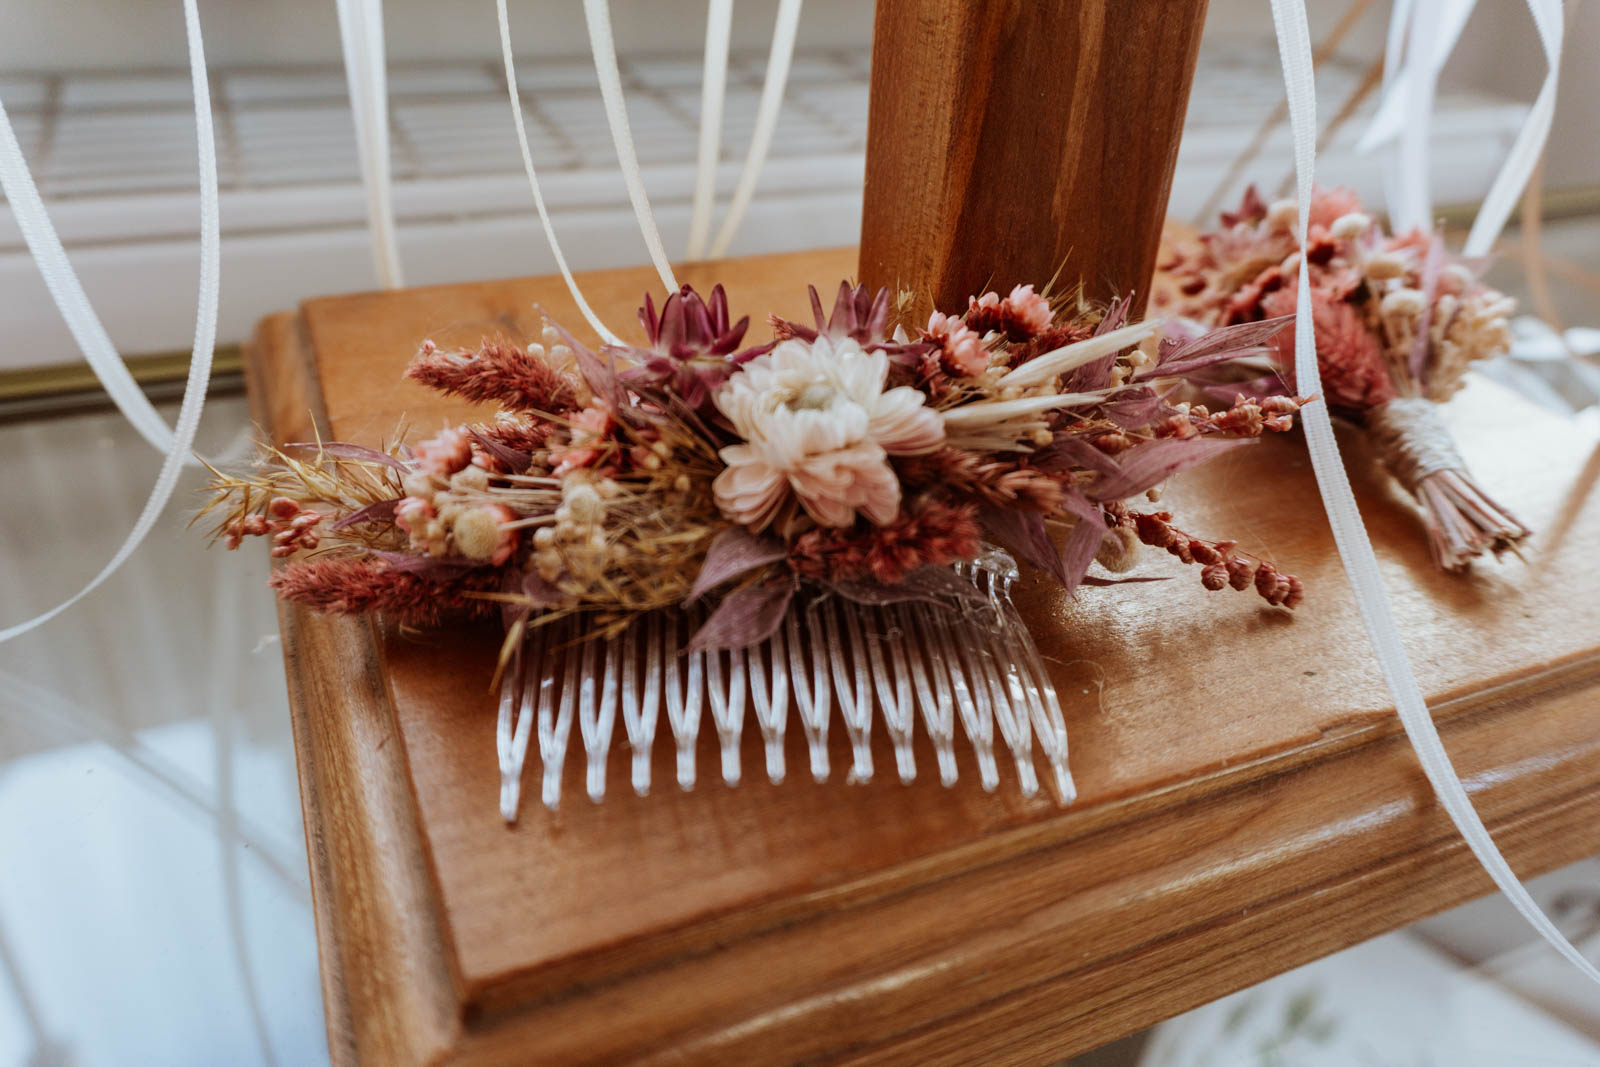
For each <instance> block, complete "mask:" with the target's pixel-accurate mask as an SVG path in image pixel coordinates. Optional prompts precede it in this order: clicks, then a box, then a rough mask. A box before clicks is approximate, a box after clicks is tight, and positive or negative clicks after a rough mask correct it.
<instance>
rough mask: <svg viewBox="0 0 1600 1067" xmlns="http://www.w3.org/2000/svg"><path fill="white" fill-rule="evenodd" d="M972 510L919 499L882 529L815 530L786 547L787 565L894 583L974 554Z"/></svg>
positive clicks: (812, 574)
mask: <svg viewBox="0 0 1600 1067" xmlns="http://www.w3.org/2000/svg"><path fill="white" fill-rule="evenodd" d="M979 547H980V544H979V534H978V520H977V508H976V507H974V506H973V505H971V504H946V503H944V502H943V501H940V500H937V499H934V498H931V497H924V498H922V499H921V500H919V501H917V502H915V503H914V504H912V505H911V506H909V507H907V508H905V509H904V510H902V511H901V513H900V517H899V518H897V519H895V520H894V521H893V522H890V523H888V524H887V525H884V526H876V525H873V524H871V523H857V524H856V525H855V526H851V527H844V528H840V527H818V528H817V529H814V530H810V531H808V532H806V533H803V534H801V535H800V536H799V537H798V538H796V539H795V541H794V544H793V545H792V546H791V547H790V549H789V565H790V566H791V567H792V568H793V569H794V571H795V572H796V573H797V574H802V575H805V576H806V577H809V578H824V579H831V580H839V579H862V578H867V579H871V580H873V581H876V582H880V583H882V584H884V585H894V584H895V583H897V582H899V581H901V580H902V579H903V578H905V576H906V575H908V574H910V573H911V572H912V571H915V570H917V569H919V568H921V567H927V566H944V565H946V564H949V563H954V562H956V561H957V560H970V559H973V558H975V557H976V556H977V554H978V550H979Z"/></svg>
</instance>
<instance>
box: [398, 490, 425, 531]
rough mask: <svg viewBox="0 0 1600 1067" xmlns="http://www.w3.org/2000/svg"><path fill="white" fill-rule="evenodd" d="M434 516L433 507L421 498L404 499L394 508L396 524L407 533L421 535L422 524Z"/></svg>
mask: <svg viewBox="0 0 1600 1067" xmlns="http://www.w3.org/2000/svg"><path fill="white" fill-rule="evenodd" d="M433 516H434V511H433V505H432V504H430V503H428V502H427V501H426V500H423V499H422V498H421V497H415V496H408V497H402V498H401V500H400V503H398V504H396V505H395V506H394V524H395V525H396V526H398V527H400V529H402V530H404V531H405V532H406V533H413V532H416V533H420V532H421V529H422V524H423V523H425V522H427V521H428V520H429V519H431V518H433Z"/></svg>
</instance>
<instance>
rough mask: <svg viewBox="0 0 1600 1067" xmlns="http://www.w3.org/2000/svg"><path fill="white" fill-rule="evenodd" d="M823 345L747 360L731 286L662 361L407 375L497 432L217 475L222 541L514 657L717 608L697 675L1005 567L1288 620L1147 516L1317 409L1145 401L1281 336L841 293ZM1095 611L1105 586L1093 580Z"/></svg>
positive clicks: (821, 334)
mask: <svg viewBox="0 0 1600 1067" xmlns="http://www.w3.org/2000/svg"><path fill="white" fill-rule="evenodd" d="M811 297H812V305H813V311H814V314H815V324H814V325H812V326H806V325H802V324H799V323H794V322H789V321H785V320H782V319H777V318H774V319H773V320H772V322H771V324H772V327H773V330H774V335H775V336H774V339H773V340H772V341H770V342H768V343H766V344H762V345H757V346H754V347H743V344H744V338H745V334H746V332H747V329H748V325H749V320H748V318H744V319H740V320H739V321H738V322H733V321H732V320H731V317H730V315H729V312H728V304H727V299H726V296H725V294H724V292H723V290H722V288H721V286H718V287H717V288H716V289H714V290H713V291H712V293H711V295H710V297H709V299H703V298H702V297H701V296H700V295H699V294H698V293H696V292H694V291H693V290H692V289H690V288H688V287H685V288H684V289H683V290H682V291H681V292H678V293H675V294H673V295H671V296H670V297H669V298H668V299H667V300H666V302H665V304H664V306H662V307H661V308H660V309H659V311H658V310H657V308H656V306H655V304H654V302H653V301H652V300H651V299H650V298H649V297H648V296H647V297H646V298H645V305H644V307H643V308H641V309H640V321H641V323H642V325H643V327H644V342H643V343H642V344H640V345H638V346H637V347H606V348H603V349H602V350H601V351H600V352H598V353H597V352H594V351H591V350H590V349H589V348H587V347H586V346H584V345H583V344H582V343H580V342H579V341H578V340H577V339H575V338H574V337H572V336H571V335H570V334H568V333H567V332H565V331H564V330H562V329H561V328H560V327H559V326H557V325H554V324H551V325H548V326H546V328H545V331H544V337H543V341H542V343H538V344H532V345H529V346H528V347H526V348H521V347H517V346H514V345H511V344H507V343H499V342H493V343H485V344H484V345H483V346H482V347H481V348H480V349H479V350H477V351H443V350H440V349H439V348H438V347H436V346H435V345H433V344H432V343H431V342H424V344H423V345H422V349H421V351H420V353H419V354H418V355H417V356H416V358H415V359H414V361H413V362H412V364H411V366H410V368H409V369H408V370H407V372H406V373H407V375H408V376H409V377H411V378H413V379H415V380H417V381H419V382H421V383H423V384H425V385H428V386H430V387H432V388H435V389H438V390H440V391H442V392H445V393H448V394H451V395H455V396H460V397H464V398H467V399H469V400H474V401H490V402H494V403H497V404H498V405H499V406H500V407H501V409H502V410H501V411H500V413H499V414H498V416H497V417H495V418H493V419H491V420H489V421H484V422H480V423H475V424H471V425H463V426H459V427H455V428H452V429H447V430H444V431H443V432H441V433H439V434H437V435H436V436H434V437H432V438H430V439H428V440H425V441H423V442H421V443H420V444H418V445H416V446H415V447H414V448H411V449H408V448H406V447H405V446H403V445H400V444H396V445H393V446H391V447H388V448H385V449H382V450H378V449H369V448H364V447H361V446H356V445H350V444H343V443H317V444H313V445H289V446H285V447H284V448H283V449H282V450H273V451H272V453H271V455H270V456H268V457H267V460H266V462H264V463H263V464H262V466H261V467H260V468H259V469H258V470H256V471H254V472H252V473H250V474H247V475H243V476H231V475H223V474H218V475H217V477H216V480H215V482H214V485H213V488H214V490H215V493H216V495H215V498H214V499H213V500H212V502H211V504H210V506H209V507H208V508H207V510H208V511H212V510H216V511H218V512H220V514H221V516H222V517H221V521H220V523H219V524H218V527H217V530H216V534H217V536H219V537H221V538H223V539H225V540H226V543H227V545H228V546H229V547H230V548H232V547H237V546H238V545H239V544H240V543H241V541H242V540H243V539H244V538H246V537H250V536H264V537H270V538H271V540H272V545H273V548H272V552H273V555H275V556H292V555H297V554H300V553H305V555H304V556H303V557H302V558H296V559H294V560H291V561H290V562H288V563H287V564H286V565H284V566H282V567H281V568H279V569H278V570H277V571H276V573H275V575H274V576H273V578H272V584H273V586H274V587H275V588H276V589H277V591H278V593H279V594H280V595H281V596H283V597H285V598H287V599H289V600H292V601H295V602H297V603H301V604H304V605H306V606H308V607H311V608H313V609H315V610H318V611H326V612H343V613H361V612H370V611H379V612H384V613H386V614H388V615H390V616H392V617H394V618H396V619H398V620H400V621H402V622H404V623H410V624H418V625H432V624H435V623H438V622H439V621H441V620H442V619H444V618H446V617H448V616H451V615H457V614H465V615H474V614H476V615H484V614H494V613H496V612H501V611H503V612H504V613H505V617H506V620H507V622H508V625H509V626H510V627H511V631H512V633H511V635H510V636H508V647H509V644H510V641H511V640H512V638H513V637H515V636H516V635H520V634H521V633H522V632H523V631H524V630H525V628H526V627H528V626H533V625H537V624H540V623H544V622H549V621H551V620H554V619H559V618H563V617H566V616H570V615H572V614H574V613H583V616H584V619H585V622H586V627H587V628H588V629H590V630H591V631H592V632H594V633H600V634H604V633H610V634H615V633H617V632H619V631H620V630H621V629H622V628H624V627H626V626H627V625H628V623H629V622H630V621H631V620H633V619H634V618H636V617H638V616H639V615H640V614H641V613H645V612H649V611H651V610H653V609H658V608H665V607H670V606H674V605H684V604H689V603H692V602H695V601H698V600H700V598H702V597H710V598H711V599H712V600H714V601H715V603H716V607H715V609H714V610H712V611H711V612H710V614H709V617H708V618H707V619H706V621H705V623H704V625H702V626H701V627H700V629H699V630H698V632H697V633H696V634H695V635H694V637H693V639H692V641H691V643H690V647H691V648H692V649H718V648H736V647H742V646H747V645H753V644H755V643H757V642H759V641H762V640H763V639H765V638H767V637H768V636H770V635H772V634H773V633H774V632H775V631H776V630H777V628H778V627H779V625H780V624H781V622H782V620H783V618H784V616H785V612H786V610H787V608H788V605H789V603H790V601H791V599H792V598H793V597H794V596H795V594H796V593H797V591H800V590H802V589H805V588H809V589H810V590H812V591H816V592H825V593H834V594H838V595H840V596H842V597H845V598H849V599H852V600H857V601H861V602H863V603H868V604H885V603H891V602H894V601H896V600H903V599H907V598H919V599H930V598H931V599H935V600H940V599H947V598H952V597H959V595H960V587H961V586H962V584H963V583H961V582H959V581H955V580H952V571H951V569H950V567H949V565H950V564H955V563H960V562H964V561H972V560H974V559H976V558H977V557H978V556H979V554H980V551H981V550H982V545H983V543H984V542H985V541H986V540H987V541H992V542H997V543H999V544H1001V545H1003V546H1005V547H1007V548H1009V549H1010V550H1011V551H1012V552H1013V553H1014V554H1015V555H1016V556H1018V557H1019V558H1021V559H1023V560H1025V561H1027V562H1029V563H1031V564H1033V565H1034V566H1036V567H1039V568H1041V569H1043V570H1045V571H1047V572H1048V573H1050V574H1051V575H1053V576H1054V577H1055V578H1056V579H1057V580H1058V581H1059V582H1060V583H1061V584H1062V585H1063V586H1064V587H1065V588H1067V589H1068V590H1069V591H1070V590H1073V589H1076V588H1077V587H1078V586H1079V585H1080V584H1082V583H1084V582H1086V581H1089V582H1095V581H1097V580H1096V579H1092V578H1089V577H1087V571H1088V569H1089V566H1090V563H1091V562H1092V561H1094V560H1095V559H1099V560H1100V561H1101V563H1102V564H1104V565H1106V566H1107V567H1108V568H1110V569H1112V570H1118V569H1125V568H1126V567H1127V566H1128V565H1130V564H1131V560H1132V556H1133V554H1134V550H1135V549H1136V546H1137V545H1138V544H1139V543H1141V542H1142V543H1144V544H1147V545H1153V546H1156V547H1159V548H1163V549H1165V550H1166V551H1167V552H1169V553H1170V554H1172V555H1174V556H1177V557H1178V558H1179V559H1181V560H1182V561H1183V562H1185V563H1194V564H1198V565H1199V566H1200V567H1201V568H1202V569H1201V572H1200V574H1201V580H1202V582H1203V584H1204V585H1205V586H1206V588H1208V589H1220V588H1222V587H1223V586H1231V587H1232V588H1235V589H1241V590H1242V589H1254V590H1256V592H1257V593H1259V594H1260V595H1261V596H1262V597H1263V598H1265V599H1266V600H1267V601H1268V602H1269V603H1271V604H1273V605H1282V606H1284V607H1288V608H1292V607H1294V606H1295V604H1296V603H1298V602H1299V600H1300V598H1301V596H1302V588H1301V585H1300V583H1299V581H1298V580H1297V579H1295V578H1294V577H1292V576H1290V575H1287V574H1283V573H1280V572H1279V571H1278V570H1277V569H1276V568H1275V567H1273V565H1272V564H1270V563H1267V562H1265V561H1263V560H1260V559H1257V558H1255V557H1253V556H1250V555H1248V554H1246V553H1243V552H1240V551H1239V550H1238V548H1237V546H1236V545H1235V543H1234V542H1231V541H1213V540H1207V539H1204V538H1200V537H1195V536H1192V535H1190V534H1188V533H1185V532H1183V531H1181V530H1179V529H1177V528H1176V527H1174V526H1173V525H1172V524H1171V516H1170V515H1169V514H1167V513H1165V512H1143V511H1139V510H1135V508H1134V507H1133V506H1131V505H1130V503H1129V502H1130V501H1131V500H1134V499H1136V498H1139V497H1142V496H1144V495H1146V494H1150V495H1152V496H1153V492H1152V491H1153V490H1155V488H1156V487H1157V486H1158V485H1159V484H1160V483H1161V482H1162V481H1164V480H1165V479H1166V478H1168V477H1169V476H1171V475H1173V474H1175V473H1176V472H1178V471H1180V470H1182V469H1184V468H1186V467H1189V466H1192V465H1194V464H1196V463H1200V462H1203V461H1205V460H1208V459H1210V458H1212V457H1214V456H1216V455H1218V454H1219V453H1221V452H1223V451H1225V450H1227V449H1229V448H1232V447H1235V446H1237V445H1239V444H1243V443H1246V442H1247V441H1248V440H1249V439H1251V438H1254V437H1258V436H1260V435H1261V434H1262V433H1263V432H1271V431H1282V430H1286V429H1288V428H1289V427H1290V426H1291V425H1292V423H1293V416H1294V413H1295V412H1296V411H1297V410H1298V408H1299V406H1300V404H1301V403H1303V400H1302V399H1301V398H1297V397H1294V396H1265V397H1259V398H1247V397H1242V396H1241V397H1240V398H1239V400H1238V402H1237V403H1235V404H1232V405H1230V406H1229V407H1227V408H1226V409H1225V410H1221V411H1218V412H1216V413H1213V412H1211V411H1209V410H1208V409H1206V408H1205V407H1202V406H1198V405H1196V406H1190V405H1187V404H1171V403H1169V402H1168V401H1167V399H1166V398H1165V396H1164V394H1163V393H1162V392H1161V391H1159V390H1158V389H1157V388H1156V386H1155V384H1154V383H1158V382H1165V381H1171V380H1173V379H1181V378H1185V377H1190V376H1193V375H1195V374H1197V373H1199V372H1201V371H1203V370H1204V369H1205V368H1207V367H1210V366H1213V365H1215V364H1217V363H1219V362H1222V361H1225V360H1230V359H1234V358H1237V357H1238V356H1240V355H1241V354H1244V353H1249V352H1259V351H1262V346H1263V345H1265V344H1267V343H1268V342H1269V341H1270V339H1271V338H1272V337H1273V336H1274V335H1275V334H1276V333H1277V332H1278V330H1279V329H1280V328H1281V327H1282V326H1283V325H1284V324H1285V322H1286V321H1287V320H1285V319H1275V320H1271V321H1268V322H1251V323H1248V324H1245V325H1240V326H1234V327H1231V328H1227V329H1221V330H1217V331H1214V332H1212V333H1209V334H1205V335H1203V336H1200V337H1198V338H1194V339H1190V340H1187V341H1184V342H1181V343H1180V342H1171V341H1169V342H1164V343H1163V344H1162V345H1161V346H1160V348H1159V349H1158V350H1157V351H1156V353H1155V354H1151V353H1149V352H1146V351H1144V350H1142V349H1141V348H1140V347H1138V346H1139V345H1140V343H1141V342H1145V341H1146V340H1147V339H1149V338H1152V337H1153V334H1154V332H1155V329H1156V325H1155V323H1152V322H1147V323H1140V324H1135V325H1129V324H1127V323H1126V322H1125V318H1126V310H1127V306H1128V305H1127V303H1126V302H1123V303H1120V304H1117V305H1114V306H1113V307H1111V308H1110V309H1107V310H1103V311H1100V312H1096V311H1094V310H1092V309H1088V308H1084V307H1080V306H1079V305H1078V303H1077V302H1076V301H1065V300H1058V301H1056V304H1055V306H1052V302H1051V301H1050V300H1049V299H1047V298H1046V297H1045V296H1044V295H1041V294H1040V293H1037V292H1035V291H1034V289H1033V287H1032V286H1018V287H1017V288H1015V289H1013V290H1012V291H1011V292H1010V293H1009V294H1008V295H1006V296H1004V297H1002V296H1000V295H999V294H997V293H992V292H991V293H985V294H983V295H982V296H980V297H973V298H971V299H970V300H969V302H968V306H967V307H966V309H965V310H964V311H960V312H958V313H955V314H945V313H938V312H935V313H934V314H933V316H932V317H931V318H930V319H929V321H928V323H927V326H926V327H925V328H923V329H920V330H918V331H917V333H916V336H914V337H913V336H912V335H910V334H908V333H907V331H906V330H905V329H904V328H903V327H900V328H896V329H895V330H894V332H893V334H892V335H891V334H890V333H889V330H888V325H889V319H890V314H891V302H890V298H889V294H888V292H887V291H886V290H885V291H881V292H879V293H878V294H876V296H873V295H872V294H870V293H869V292H867V291H866V290H865V289H864V288H852V287H851V286H850V285H848V284H842V285H841V286H840V288H839V291H838V296H837V299H836V301H835V303H834V306H833V309H832V311H831V314H825V313H824V310H823V305H822V302H821V300H820V299H819V298H818V296H817V293H816V291H815V290H814V289H813V290H812V292H811ZM1098 581H1100V582H1106V581H1109V580H1108V579H1099V580H1098Z"/></svg>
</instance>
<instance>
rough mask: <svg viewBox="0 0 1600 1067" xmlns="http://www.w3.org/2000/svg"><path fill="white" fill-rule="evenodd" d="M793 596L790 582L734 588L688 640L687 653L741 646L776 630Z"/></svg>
mask: <svg viewBox="0 0 1600 1067" xmlns="http://www.w3.org/2000/svg"><path fill="white" fill-rule="evenodd" d="M793 597H794V584H793V583H792V582H773V583H771V584H768V585H752V586H747V587H745V588H743V589H735V590H734V591H733V592H731V593H729V594H728V595H727V596H725V597H723V598H722V603H720V604H718V605H717V610H716V611H714V612H712V613H711V617H710V618H709V619H707V620H706V621H705V623H704V625H702V626H701V627H700V629H698V630H696V631H695V635H694V637H692V638H690V640H689V651H690V652H714V651H716V650H717V649H721V648H744V647H746V646H748V645H754V644H758V643H760V642H762V641H765V640H766V639H767V638H769V637H771V636H772V635H773V634H774V633H776V632H777V630H778V627H779V626H780V625H781V624H782V623H783V616H784V613H785V612H786V611H788V610H789V601H790V600H791V599H792V598H793Z"/></svg>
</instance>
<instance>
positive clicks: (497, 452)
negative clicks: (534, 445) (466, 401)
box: [467, 427, 533, 474]
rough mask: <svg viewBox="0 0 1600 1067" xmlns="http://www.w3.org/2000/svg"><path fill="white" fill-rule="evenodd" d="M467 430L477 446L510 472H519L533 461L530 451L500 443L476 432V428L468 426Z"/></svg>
mask: <svg viewBox="0 0 1600 1067" xmlns="http://www.w3.org/2000/svg"><path fill="white" fill-rule="evenodd" d="M467 432H468V433H470V434H472V440H473V441H475V442H476V443H477V445H478V447H479V448H481V449H483V450H484V451H485V452H487V453H489V455H491V456H493V457H494V458H495V459H497V460H499V461H500V463H501V464H502V465H503V466H504V467H505V468H506V469H507V470H509V471H510V472H511V473H512V474H521V473H522V472H523V471H525V470H527V469H528V467H529V466H530V465H531V464H532V463H533V456H532V455H531V454H530V453H527V452H523V451H520V450H518V449H515V448H512V447H511V446H510V445H507V444H502V443H501V442H499V441H496V440H495V439H494V438H492V437H490V436H488V435H487V434H483V433H480V432H478V431H477V430H476V429H472V428H470V427H469V428H468V431H467Z"/></svg>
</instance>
